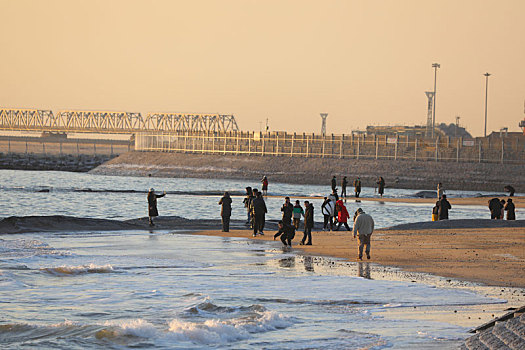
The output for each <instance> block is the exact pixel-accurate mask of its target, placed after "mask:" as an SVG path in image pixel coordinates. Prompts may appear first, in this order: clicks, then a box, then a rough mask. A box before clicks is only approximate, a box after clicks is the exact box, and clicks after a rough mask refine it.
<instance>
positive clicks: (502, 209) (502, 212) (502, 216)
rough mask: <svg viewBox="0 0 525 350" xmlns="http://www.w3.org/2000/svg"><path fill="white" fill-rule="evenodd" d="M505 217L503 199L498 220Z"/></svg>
mask: <svg viewBox="0 0 525 350" xmlns="http://www.w3.org/2000/svg"><path fill="white" fill-rule="evenodd" d="M504 218H505V200H504V199H502V200H501V214H500V216H499V219H500V220H503V219H504Z"/></svg>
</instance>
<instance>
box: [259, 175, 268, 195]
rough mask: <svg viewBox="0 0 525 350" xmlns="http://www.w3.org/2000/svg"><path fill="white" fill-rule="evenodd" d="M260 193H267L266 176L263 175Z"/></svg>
mask: <svg viewBox="0 0 525 350" xmlns="http://www.w3.org/2000/svg"><path fill="white" fill-rule="evenodd" d="M261 182H262V194H263V196H267V195H268V178H267V177H266V176H263V178H262V180H261Z"/></svg>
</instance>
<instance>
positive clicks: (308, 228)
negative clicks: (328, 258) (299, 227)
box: [300, 201, 314, 245]
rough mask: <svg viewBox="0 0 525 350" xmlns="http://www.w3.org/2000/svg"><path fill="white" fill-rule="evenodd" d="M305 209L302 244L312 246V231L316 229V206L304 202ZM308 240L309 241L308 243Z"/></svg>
mask: <svg viewBox="0 0 525 350" xmlns="http://www.w3.org/2000/svg"><path fill="white" fill-rule="evenodd" d="M304 208H305V210H304V234H303V239H302V240H301V243H300V244H301V245H304V244H306V245H312V229H313V228H314V206H313V204H312V203H310V202H309V201H304ZM307 239H308V241H306V240H307ZM305 241H306V243H305Z"/></svg>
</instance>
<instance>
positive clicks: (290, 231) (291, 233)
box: [273, 224, 295, 240]
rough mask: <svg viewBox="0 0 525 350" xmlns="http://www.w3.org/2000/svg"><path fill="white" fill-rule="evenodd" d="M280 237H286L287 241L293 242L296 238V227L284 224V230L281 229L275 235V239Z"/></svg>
mask: <svg viewBox="0 0 525 350" xmlns="http://www.w3.org/2000/svg"><path fill="white" fill-rule="evenodd" d="M280 235H284V236H285V237H286V238H287V239H289V240H292V239H294V237H295V227H293V226H291V225H287V224H284V225H283V228H281V229H279V231H277V233H276V234H275V235H273V237H274V238H277V237H279V236H280Z"/></svg>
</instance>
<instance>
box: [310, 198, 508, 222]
mask: <svg viewBox="0 0 525 350" xmlns="http://www.w3.org/2000/svg"><path fill="white" fill-rule="evenodd" d="M505 211H506V212H507V220H516V207H515V206H514V203H513V202H512V198H509V199H507V204H505ZM305 220H306V217H305Z"/></svg>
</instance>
